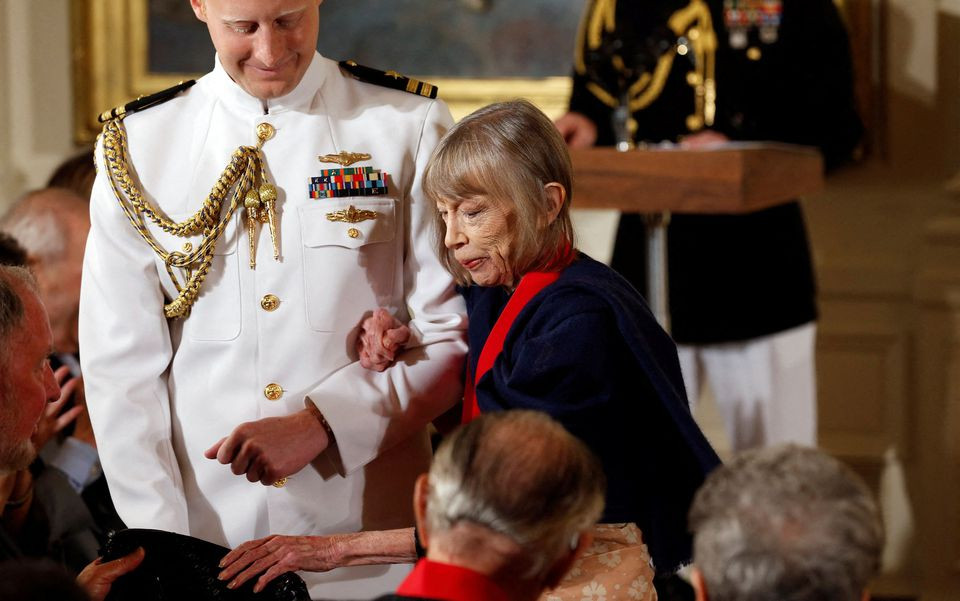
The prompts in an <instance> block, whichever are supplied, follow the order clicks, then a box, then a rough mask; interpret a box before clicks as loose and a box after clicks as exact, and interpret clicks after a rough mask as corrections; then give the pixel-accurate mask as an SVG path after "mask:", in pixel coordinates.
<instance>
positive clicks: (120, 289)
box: [80, 0, 466, 598]
mask: <svg viewBox="0 0 960 601" xmlns="http://www.w3.org/2000/svg"><path fill="white" fill-rule="evenodd" d="M190 2H191V5H192V7H193V9H194V12H195V13H196V15H197V17H198V18H199V19H200V20H201V21H204V22H205V23H206V24H207V26H208V29H209V31H210V36H211V38H212V40H213V43H214V46H215V47H216V50H217V58H216V63H215V66H214V69H213V71H212V72H211V73H209V74H207V75H206V76H204V77H203V78H201V79H200V80H199V81H198V82H197V83H196V85H194V86H192V87H190V88H189V89H187V90H186V91H184V92H182V93H179V94H176V95H174V94H172V93H171V94H168V95H169V96H171V97H170V98H169V99H164V101H163V102H152V101H151V102H141V103H140V105H138V106H132V105H128V107H127V109H128V110H127V111H126V113H124V111H123V110H115V111H113V112H112V113H111V114H108V115H106V116H105V117H106V118H108V121H107V127H105V130H104V134H103V135H102V136H101V139H100V143H99V146H98V156H97V161H98V166H99V175H98V178H97V182H96V185H95V190H94V192H93V197H92V202H91V220H92V228H91V232H90V237H89V240H88V244H87V250H86V257H85V263H84V275H83V288H82V298H81V323H80V343H81V357H82V362H83V371H84V376H85V379H86V387H87V396H88V400H89V405H90V412H91V417H92V420H93V425H94V429H95V431H96V436H97V440H98V441H99V442H100V449H99V450H100V455H101V460H102V463H103V468H104V471H105V472H106V475H107V478H108V482H109V484H110V490H111V493H112V495H113V498H114V500H115V502H116V505H117V509H118V511H119V513H120V515H121V517H122V518H123V519H124V521H125V522H126V523H127V525H128V526H130V527H149V528H159V529H164V530H170V531H175V532H181V533H189V534H191V535H193V536H197V537H200V538H203V539H207V540H210V541H213V542H216V543H219V544H224V545H227V546H231V547H232V546H235V545H237V544H239V543H241V542H243V541H247V540H249V539H253V538H259V537H262V536H265V535H267V534H272V533H276V534H324V533H333V532H349V531H356V530H361V529H384V528H393V527H402V526H407V525H411V524H412V523H413V522H412V516H411V515H410V507H411V502H410V498H411V491H412V487H413V482H414V480H415V477H416V476H417V475H418V474H419V473H421V472H423V471H426V469H427V466H428V464H429V458H430V457H429V444H428V440H427V437H426V434H425V429H424V426H425V424H426V423H427V422H428V421H429V420H431V419H432V418H433V417H435V416H437V415H438V414H439V413H441V412H442V411H444V410H445V409H446V408H448V407H449V406H450V405H452V404H453V403H454V402H455V401H456V400H457V399H458V398H460V396H461V393H462V390H461V387H462V383H461V381H460V374H461V370H462V361H463V356H464V354H465V350H466V345H465V342H464V329H465V325H466V322H465V319H466V318H465V314H464V307H463V305H462V301H461V299H460V297H459V296H458V295H456V294H455V292H454V289H453V286H452V282H451V280H450V278H449V276H448V274H447V273H446V272H445V270H444V269H443V268H442V267H441V266H440V264H439V262H438V260H437V257H436V256H435V255H434V253H433V244H432V235H433V234H432V231H430V226H429V223H430V220H429V214H430V213H429V207H428V206H427V205H426V204H425V199H424V197H423V194H422V192H421V189H420V178H421V174H422V171H423V168H424V166H425V165H426V162H427V160H428V158H429V157H430V154H431V152H432V150H433V148H434V146H435V145H436V143H437V141H438V140H439V138H440V137H441V136H442V135H443V133H444V132H445V131H446V130H447V129H448V127H449V126H450V125H451V123H452V119H451V117H450V114H449V111H448V110H447V108H446V107H445V106H444V105H443V104H442V103H441V102H439V101H436V100H433V99H431V98H428V97H427V96H430V95H431V90H430V86H429V85H427V84H419V83H418V82H415V81H412V80H410V81H408V80H406V79H404V78H401V76H399V75H398V74H393V73H390V72H388V73H387V74H384V75H383V82H380V83H386V84H392V83H396V82H399V84H398V85H397V86H394V87H402V88H404V89H405V90H407V91H404V90H403V89H401V90H394V89H389V88H388V87H384V86H381V85H375V84H371V83H366V82H363V81H358V80H357V79H355V78H353V77H351V76H350V73H348V71H347V70H346V69H349V68H350V67H349V66H346V65H345V66H344V68H343V69H341V68H340V67H338V65H337V63H335V62H332V61H330V60H328V59H325V58H324V57H322V56H320V55H319V54H317V53H316V51H315V47H316V42H317V32H318V23H319V11H318V7H319V5H320V4H321V3H322V0H190ZM181 87H185V86H181ZM411 91H412V92H413V93H408V92H411ZM143 104H148V105H149V104H153V106H148V107H147V108H144V107H143V106H142V105H143ZM137 108H139V109H143V110H139V111H138V112H135V113H134V109H137ZM318 157H319V160H318ZM231 161H233V162H232V163H231ZM338 161H339V164H338ZM228 165H230V167H229V168H227V167H228ZM362 167H370V168H371V169H370V171H372V172H373V174H374V175H373V176H372V179H377V181H376V182H373V183H374V184H376V186H379V187H380V188H381V189H379V190H377V191H376V192H377V194H376V195H369V194H372V192H370V191H367V192H364V191H363V190H359V189H353V190H350V189H348V190H346V191H339V192H326V193H325V192H320V191H319V190H320V189H323V188H324V187H325V185H324V184H322V183H321V184H320V185H317V182H318V181H321V180H311V178H312V177H317V176H321V175H323V174H324V173H323V170H329V169H333V170H334V171H332V172H327V175H331V174H333V175H336V174H340V175H342V174H345V173H349V170H350V169H356V168H362ZM311 184H313V185H311ZM353 185H354V186H357V185H360V184H353ZM363 185H366V184H363ZM347 187H348V188H349V187H350V185H348V186H347ZM324 195H328V196H330V197H323V196H324ZM317 196H319V197H317ZM204 208H205V210H204V211H201V209H204ZM190 219H192V221H190V223H188V224H185V222H186V221H188V220H190ZM201 222H203V223H204V224H205V225H204V224H201V225H197V224H198V223H201ZM191 224H192V225H191ZM274 245H276V246H274ZM174 279H176V282H177V283H174ZM378 307H387V308H388V309H389V310H390V311H391V312H392V313H393V314H394V315H395V316H397V317H398V318H399V319H401V320H403V321H409V325H410V327H411V330H412V337H411V342H409V343H408V344H407V345H406V350H405V351H404V352H403V354H402V355H400V357H399V359H398V361H397V364H396V366H394V367H392V368H391V369H388V370H387V371H385V372H383V373H376V372H373V371H370V370H366V369H363V368H361V366H360V364H359V363H358V362H357V361H356V353H355V350H354V345H355V340H356V336H357V326H358V324H359V322H360V320H361V318H362V317H363V316H364V314H365V312H369V311H373V310H375V309H377V308H378ZM168 316H170V317H168ZM205 453H206V455H207V456H206V457H205ZM270 484H274V485H273V486H270ZM406 569H407V568H406V567H405V566H404V567H401V566H392V567H388V566H368V567H362V568H341V569H336V570H333V571H330V572H326V573H323V574H304V577H305V578H306V579H307V582H308V584H309V585H310V591H311V595H312V596H314V597H354V598H359V597H364V596H371V595H373V594H377V593H381V592H384V591H387V590H392V589H393V587H395V586H396V583H397V582H399V580H400V579H401V578H402V577H403V575H404V573H405V572H406Z"/></svg>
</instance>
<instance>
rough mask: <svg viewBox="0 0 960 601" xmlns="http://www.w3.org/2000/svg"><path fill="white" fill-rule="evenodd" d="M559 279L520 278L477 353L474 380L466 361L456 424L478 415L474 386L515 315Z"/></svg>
mask: <svg viewBox="0 0 960 601" xmlns="http://www.w3.org/2000/svg"><path fill="white" fill-rule="evenodd" d="M559 277H560V272H559V271H531V272H530V273H528V274H526V275H525V276H523V277H522V278H520V284H519V285H518V286H517V289H516V290H514V292H513V296H511V297H510V300H509V301H508V302H507V306H506V307H504V308H503V311H501V312H500V317H498V318H497V323H496V324H494V326H493V329H492V330H490V335H489V336H488V337H487V341H486V342H485V343H484V344H483V350H482V351H480V358H479V359H478V360H477V374H476V377H474V374H473V370H472V369H471V368H470V361H469V360H468V361H467V382H466V387H465V388H464V391H463V416H462V418H461V420H460V423H463V424H465V423H467V422H469V421H470V420H472V419H474V418H475V417H477V416H478V415H480V406H479V405H477V385H476V383H477V382H479V381H480V379H481V378H483V376H484V374H486V373H487V372H488V371H490V368H491V367H493V364H494V362H495V361H496V360H497V357H499V356H500V352H501V351H503V343H504V341H505V340H506V339H507V332H509V331H510V326H511V325H513V321H514V320H515V319H516V318H517V315H519V314H520V311H522V310H523V308H524V307H525V306H526V305H527V303H528V302H530V300H531V299H532V298H533V297H535V296H536V295H537V293H539V292H540V291H541V290H543V289H544V288H546V287H547V286H549V285H550V284H552V283H554V282H556V281H557V278H559Z"/></svg>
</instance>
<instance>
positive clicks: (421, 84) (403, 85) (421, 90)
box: [340, 61, 437, 98]
mask: <svg viewBox="0 0 960 601" xmlns="http://www.w3.org/2000/svg"><path fill="white" fill-rule="evenodd" d="M340 68H341V69H343V70H344V71H346V72H347V73H348V74H349V75H350V76H351V77H353V78H354V79H358V80H360V81H363V82H366V83H372V84H374V85H378V86H384V87H387V88H393V89H394V90H403V91H404V92H410V93H411V94H417V95H419V96H425V97H427V98H436V97H437V86H435V85H433V84H429V83H427V82H425V81H419V80H416V79H411V78H410V77H406V76H404V75H400V74H399V73H397V72H396V71H381V70H379V69H372V68H370V67H364V66H363V65H358V64H357V63H355V62H354V61H340Z"/></svg>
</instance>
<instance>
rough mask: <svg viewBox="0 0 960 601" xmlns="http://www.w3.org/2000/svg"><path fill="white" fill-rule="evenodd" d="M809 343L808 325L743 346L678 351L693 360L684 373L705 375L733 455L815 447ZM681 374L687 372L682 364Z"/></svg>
mask: <svg viewBox="0 0 960 601" xmlns="http://www.w3.org/2000/svg"><path fill="white" fill-rule="evenodd" d="M815 338H816V325H815V324H814V323H809V324H805V325H802V326H799V327H796V328H792V329H790V330H786V331H784V332H779V333H777V334H773V335H771V336H764V337H762V338H755V339H752V340H747V341H744V342H734V343H724V344H712V345H703V346H687V347H683V351H682V353H687V354H689V355H691V356H693V358H692V359H690V358H688V359H687V363H688V364H689V365H690V366H691V367H692V369H690V371H691V372H692V373H694V374H695V377H697V379H699V378H702V377H704V376H705V377H706V380H707V382H708V384H709V386H710V389H711V390H712V391H713V395H714V397H715V398H716V401H717V407H718V409H719V410H720V414H721V415H722V416H723V420H724V424H725V427H726V430H727V435H728V436H729V438H730V445H731V447H732V449H733V450H734V451H740V450H743V449H748V448H753V447H760V446H767V445H771V444H776V443H780V442H796V443H799V444H804V445H810V446H815V445H816V442H817V399H816V375H815V366H814V342H815ZM681 369H687V367H686V366H685V365H684V360H683V359H681ZM701 372H702V373H701ZM686 377H687V376H686V371H684V378H685V379H686ZM687 393H688V394H689V395H691V398H692V397H693V396H694V395H693V393H691V392H690V389H688V391H687ZM691 402H692V401H691Z"/></svg>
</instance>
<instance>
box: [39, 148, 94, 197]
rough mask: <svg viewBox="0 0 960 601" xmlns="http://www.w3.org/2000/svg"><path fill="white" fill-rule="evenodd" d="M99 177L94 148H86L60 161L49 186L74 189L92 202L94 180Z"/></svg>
mask: <svg viewBox="0 0 960 601" xmlns="http://www.w3.org/2000/svg"><path fill="white" fill-rule="evenodd" d="M96 178H97V167H96V165H95V164H94V159H93V150H92V149H91V150H86V151H84V152H81V153H80V154H78V155H76V156H73V157H70V158H69V159H67V160H65V161H64V162H62V163H60V165H58V166H57V168H56V169H54V171H53V174H51V175H50V179H48V180H47V186H46V187H47V188H66V189H67V190H73V191H74V192H76V193H77V194H78V195H79V197H80V198H82V199H83V200H85V201H87V202H90V194H91V192H92V191H93V181H94V180H95V179H96Z"/></svg>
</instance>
